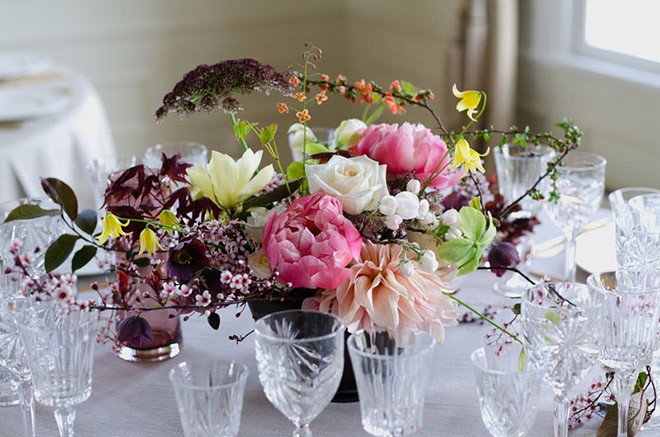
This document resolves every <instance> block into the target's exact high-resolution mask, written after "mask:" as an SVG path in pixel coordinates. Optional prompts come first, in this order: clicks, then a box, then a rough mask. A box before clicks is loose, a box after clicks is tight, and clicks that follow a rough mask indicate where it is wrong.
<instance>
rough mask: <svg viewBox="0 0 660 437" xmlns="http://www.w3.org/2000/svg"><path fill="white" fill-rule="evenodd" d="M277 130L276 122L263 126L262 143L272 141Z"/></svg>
mask: <svg viewBox="0 0 660 437" xmlns="http://www.w3.org/2000/svg"><path fill="white" fill-rule="evenodd" d="M275 132H277V125H276V124H271V125H270V126H266V127H265V128H263V129H262V130H261V133H260V134H259V140H260V141H261V144H268V143H270V142H271V141H272V140H273V138H274V137H275Z"/></svg>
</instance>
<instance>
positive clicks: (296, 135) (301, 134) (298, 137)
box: [287, 123, 316, 153]
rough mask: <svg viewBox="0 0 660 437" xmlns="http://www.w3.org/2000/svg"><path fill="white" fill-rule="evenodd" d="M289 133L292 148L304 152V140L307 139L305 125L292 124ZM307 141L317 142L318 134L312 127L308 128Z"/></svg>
mask: <svg viewBox="0 0 660 437" xmlns="http://www.w3.org/2000/svg"><path fill="white" fill-rule="evenodd" d="M287 133H288V134H289V147H291V150H292V151H294V152H301V153H302V151H303V149H304V144H305V143H304V141H303V140H304V139H305V125H303V124H300V123H295V124H292V125H291V127H290V128H289V130H288V132H287ZM307 142H308V143H313V142H316V136H315V135H314V132H312V130H311V129H310V128H307Z"/></svg>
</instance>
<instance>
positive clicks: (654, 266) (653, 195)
mask: <svg viewBox="0 0 660 437" xmlns="http://www.w3.org/2000/svg"><path fill="white" fill-rule="evenodd" d="M630 190H634V191H633V192H632V193H629V194H637V195H636V196H631V197H630V198H629V199H628V200H627V201H619V199H620V198H622V195H619V196H613V195H614V194H615V193H618V192H619V191H621V190H617V191H615V192H613V193H612V194H611V195H610V201H611V204H612V209H613V211H614V220H615V235H616V261H617V266H618V268H619V269H627V270H660V193H659V192H658V191H656V190H652V189H650V188H649V189H642V188H635V189H630ZM654 191H655V192H654ZM613 197H614V199H615V201H614V202H612V198H613Z"/></svg>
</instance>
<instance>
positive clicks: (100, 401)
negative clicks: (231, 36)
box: [0, 209, 660, 437]
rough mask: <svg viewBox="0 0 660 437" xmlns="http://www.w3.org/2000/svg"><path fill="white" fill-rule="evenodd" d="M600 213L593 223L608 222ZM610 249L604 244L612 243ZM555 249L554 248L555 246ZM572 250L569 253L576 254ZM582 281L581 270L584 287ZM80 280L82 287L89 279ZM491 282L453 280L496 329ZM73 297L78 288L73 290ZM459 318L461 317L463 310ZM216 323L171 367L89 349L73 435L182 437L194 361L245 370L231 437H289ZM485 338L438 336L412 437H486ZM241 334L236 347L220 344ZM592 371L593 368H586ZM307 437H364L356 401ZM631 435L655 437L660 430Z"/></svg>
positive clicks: (543, 426) (480, 274) (543, 237)
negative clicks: (180, 402) (481, 380)
mask: <svg viewBox="0 0 660 437" xmlns="http://www.w3.org/2000/svg"><path fill="white" fill-rule="evenodd" d="M609 214H610V212H609V210H606V209H602V210H601V211H599V213H598V216H597V217H595V218H594V219H603V218H607V217H608V216H609ZM541 221H542V223H541V225H539V226H538V227H537V231H536V236H535V238H536V241H537V242H539V243H541V242H543V241H548V240H550V239H552V238H557V237H558V236H559V235H560V234H559V231H558V230H557V228H556V227H555V226H554V225H552V223H551V222H550V220H549V219H547V218H543V217H542V218H541ZM607 238H610V237H607ZM611 238H612V245H611V248H612V250H613V238H614V236H613V235H611ZM559 240H560V239H559ZM579 244H580V243H579V241H578V245H579ZM562 268H563V253H561V251H559V253H557V254H556V255H555V256H552V257H549V258H539V259H535V260H533V261H532V263H531V266H530V267H529V269H530V271H532V272H534V274H538V273H546V274H548V275H550V276H560V275H561V273H562ZM587 273H588V272H585V271H583V270H582V271H580V274H579V280H581V281H584V279H585V278H586V274H587ZM98 279H99V278H98V277H94V278H81V279H80V282H81V284H82V283H83V282H85V281H90V280H98ZM496 279H497V278H496V276H495V275H494V274H493V273H491V272H489V271H477V272H473V273H471V274H469V275H467V276H465V277H462V278H460V279H459V280H458V282H457V284H456V286H457V289H458V292H457V294H456V296H457V297H459V298H460V299H462V300H464V301H465V302H467V303H469V304H470V305H471V306H473V307H474V308H476V309H478V310H483V309H484V308H485V307H486V305H491V309H493V308H496V309H498V312H499V313H500V320H502V321H503V320H507V319H511V318H512V317H513V314H512V313H511V311H510V310H509V309H506V308H504V307H511V306H512V305H513V304H514V303H516V301H517V300H516V299H512V298H507V297H503V296H500V295H498V294H497V293H495V292H494V291H493V283H494V281H495V280H496ZM81 288H82V286H81ZM462 311H463V312H464V310H462ZM220 316H221V324H220V327H219V329H218V330H217V331H216V330H213V329H212V328H211V327H210V326H209V324H208V323H207V321H206V318H205V317H198V316H192V317H191V318H190V320H188V321H185V322H183V336H184V346H183V349H182V351H181V353H180V354H179V355H178V356H176V357H175V358H172V359H169V360H167V361H163V362H155V363H131V362H126V361H122V360H121V359H119V358H118V357H117V356H115V355H114V354H113V352H112V351H111V348H110V347H109V346H108V345H105V346H97V348H96V351H95V361H94V382H93V389H92V395H91V397H90V398H89V399H88V400H86V401H85V402H83V403H82V404H80V405H79V406H78V407H77V413H76V423H75V427H76V432H77V435H80V436H84V437H87V436H90V437H92V436H113V437H114V436H132V437H133V436H134V437H163V436H182V435H183V431H182V428H181V424H180V422H179V414H178V411H177V404H176V399H175V396H174V391H173V389H172V386H171V384H170V381H169V379H168V374H169V372H170V370H171V369H172V368H173V367H174V366H176V365H177V364H179V363H181V362H183V361H194V360H201V359H209V358H211V359H222V360H234V361H237V362H239V363H243V364H245V365H246V366H247V367H248V369H249V372H250V375H249V377H248V381H247V386H246V389H245V396H244V400H243V411H242V419H241V427H240V432H239V435H240V436H255V437H257V436H258V437H263V436H289V435H291V433H292V431H293V425H292V424H291V423H290V422H289V420H288V419H286V418H285V417H284V415H282V414H281V413H280V412H279V411H278V410H277V409H276V408H275V407H274V406H273V405H271V404H270V402H269V401H268V400H267V399H266V396H265V395H264V391H263V389H262V387H261V384H260V382H259V377H258V371H257V364H256V359H255V354H254V335H247V334H249V333H250V332H251V331H252V329H253V328H254V321H253V320H252V317H251V314H250V312H249V309H247V308H245V310H244V311H242V312H239V310H237V309H236V308H226V309H224V310H222V311H221V312H220ZM491 332H492V327H490V326H489V325H488V324H484V323H479V322H472V323H460V324H458V325H457V326H453V327H449V328H447V330H446V338H445V341H444V344H441V345H438V346H437V347H436V348H435V350H434V356H433V364H432V374H431V380H430V382H429V384H428V385H427V391H426V401H425V405H424V423H423V426H422V428H421V429H420V430H419V432H418V433H417V434H416V435H419V436H459V437H460V436H466V437H472V436H474V437H478V436H487V435H488V432H487V430H486V428H485V427H484V425H483V423H482V420H481V414H480V408H479V400H478V395H477V389H476V381H475V377H474V374H473V369H472V365H471V362H470V354H471V353H472V351H473V350H475V349H476V348H478V347H481V346H484V345H485V344H486V343H487V342H488V340H487V339H486V335H487V334H489V333H491ZM233 334H237V335H247V337H246V338H245V339H244V340H243V341H241V342H239V343H237V342H236V341H234V340H231V339H230V338H229V337H230V336H231V335H233ZM594 364H595V363H594ZM601 375H603V373H602V371H601V370H600V369H599V366H597V365H594V368H593V369H592V371H591V373H590V374H589V375H588V376H587V377H586V378H585V379H584V381H583V383H581V385H579V386H577V387H575V388H574V389H573V390H572V391H571V394H575V393H577V392H580V391H583V390H584V388H585V386H586V384H589V383H590V379H593V378H596V377H598V376H601ZM552 398H553V395H552V392H551V390H550V388H549V386H548V385H547V384H544V383H542V389H541V395H540V399H539V402H538V407H537V417H536V421H535V424H534V428H533V430H532V431H531V433H530V434H529V435H533V436H536V437H546V436H547V437H550V436H552V435H553V404H552ZM36 419H37V435H39V436H57V426H56V423H55V420H54V419H53V415H52V409H51V408H47V407H44V406H40V405H38V406H37V413H36ZM601 421H602V418H600V417H599V416H594V419H592V420H591V421H588V422H586V423H585V424H584V425H583V426H581V427H579V428H577V429H575V430H573V431H571V433H570V435H571V436H595V435H596V430H597V428H598V426H599V425H600V423H601ZM0 424H1V425H0V436H7V437H10V436H11V437H16V436H20V435H22V422H21V416H20V413H19V410H18V407H3V408H0ZM310 428H311V430H312V432H313V434H314V435H315V436H363V435H364V436H366V435H368V434H367V433H366V432H365V431H364V430H363V429H362V424H361V416H360V406H359V403H358V402H350V403H330V404H329V405H328V406H327V407H326V408H325V409H324V410H323V411H322V412H321V414H320V415H319V416H318V417H317V418H316V419H315V420H314V421H313V422H312V423H311V426H310ZM640 435H656V436H657V435H660V430H658V431H656V433H655V434H654V433H653V432H652V431H651V432H650V433H647V434H640Z"/></svg>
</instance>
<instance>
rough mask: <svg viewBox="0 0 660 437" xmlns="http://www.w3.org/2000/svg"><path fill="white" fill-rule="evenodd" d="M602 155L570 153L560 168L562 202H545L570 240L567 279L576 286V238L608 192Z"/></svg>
mask: <svg viewBox="0 0 660 437" xmlns="http://www.w3.org/2000/svg"><path fill="white" fill-rule="evenodd" d="M606 164H607V161H606V160H605V158H603V157H602V156H600V155H596V154H593V153H586V152H575V151H572V152H569V153H568V154H567V155H566V157H564V159H563V160H562V162H561V165H560V166H559V167H558V170H559V179H557V181H556V183H557V187H558V188H559V194H560V197H559V200H557V201H548V202H545V204H544V205H545V208H546V212H547V213H548V216H549V217H550V219H551V220H552V221H553V222H554V224H555V225H557V226H558V227H559V228H560V229H561V230H562V232H563V233H564V235H565V236H566V258H565V269H564V270H565V276H566V281H567V282H575V272H576V264H575V249H576V246H575V238H576V236H577V232H578V231H579V230H580V229H581V228H583V227H584V225H586V224H587V222H588V221H589V219H590V218H591V217H592V216H593V215H594V214H595V213H596V211H598V208H599V207H600V204H601V202H602V200H603V194H604V191H605V166H606Z"/></svg>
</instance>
